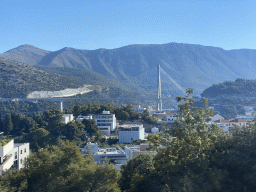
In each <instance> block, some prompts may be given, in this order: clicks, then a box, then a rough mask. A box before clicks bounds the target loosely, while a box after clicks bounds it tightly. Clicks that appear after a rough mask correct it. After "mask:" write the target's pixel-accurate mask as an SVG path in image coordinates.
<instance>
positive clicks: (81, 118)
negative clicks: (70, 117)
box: [76, 115, 92, 123]
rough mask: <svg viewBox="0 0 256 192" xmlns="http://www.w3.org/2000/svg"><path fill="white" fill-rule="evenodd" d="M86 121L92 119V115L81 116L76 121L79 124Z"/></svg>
mask: <svg viewBox="0 0 256 192" xmlns="http://www.w3.org/2000/svg"><path fill="white" fill-rule="evenodd" d="M84 119H92V115H87V116H82V115H79V116H78V117H77V118H76V121H78V122H80V123H81V122H82V121H83V120H84Z"/></svg>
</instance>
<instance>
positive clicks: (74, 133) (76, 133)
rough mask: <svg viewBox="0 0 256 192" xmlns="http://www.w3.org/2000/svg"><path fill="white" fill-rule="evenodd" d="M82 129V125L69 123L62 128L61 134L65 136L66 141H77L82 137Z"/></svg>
mask: <svg viewBox="0 0 256 192" xmlns="http://www.w3.org/2000/svg"><path fill="white" fill-rule="evenodd" d="M84 127H85V125H84V124H82V123H79V122H77V121H75V122H69V123H68V124H66V125H65V126H63V129H62V133H63V135H65V136H66V139H68V140H70V141H72V140H76V141H77V140H78V139H79V138H80V139H81V138H83V137H84Z"/></svg>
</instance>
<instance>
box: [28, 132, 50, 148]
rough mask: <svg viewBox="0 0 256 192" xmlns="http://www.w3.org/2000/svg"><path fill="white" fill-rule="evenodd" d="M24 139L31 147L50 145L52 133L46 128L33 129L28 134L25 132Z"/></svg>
mask: <svg viewBox="0 0 256 192" xmlns="http://www.w3.org/2000/svg"><path fill="white" fill-rule="evenodd" d="M23 137H24V140H25V141H26V142H29V143H30V148H31V149H36V150H37V149H40V148H44V147H46V146H47V145H49V144H50V143H51V142H50V140H51V134H50V132H49V131H47V130H45V129H44V128H38V129H35V130H31V131H30V132H29V133H28V134H24V136H23Z"/></svg>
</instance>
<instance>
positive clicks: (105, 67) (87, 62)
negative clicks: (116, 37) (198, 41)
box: [0, 43, 256, 96]
mask: <svg viewBox="0 0 256 192" xmlns="http://www.w3.org/2000/svg"><path fill="white" fill-rule="evenodd" d="M0 57H2V58H6V59H10V60H14V61H19V62H23V63H26V64H29V65H33V66H41V67H46V68H47V67H62V68H64V69H66V70H70V68H73V69H85V70H90V71H93V72H96V73H98V74H101V75H103V76H105V77H107V78H111V79H112V80H114V81H116V82H119V83H122V85H124V86H127V87H130V88H132V89H133V90H136V91H138V92H139V91H146V92H156V91H157V88H156V86H157V66H158V65H159V64H160V66H161V77H162V91H163V93H164V94H169V95H173V96H177V95H179V94H183V93H184V90H185V89H186V88H188V87H192V88H193V89H194V93H195V94H200V93H201V92H202V91H203V90H204V89H206V88H207V87H209V86H211V85H212V84H215V83H220V82H223V81H226V80H235V79H237V78H244V79H254V78H255V75H256V68H255V60H256V50H250V49H239V50H224V49H222V48H218V47H211V46H202V45H194V44H182V43H168V44H159V45H157V44H155V45H128V46H125V47H121V48H116V49H97V50H80V49H74V48H68V47H66V48H63V49H60V50H57V51H52V52H51V51H46V50H42V49H39V48H37V47H34V46H31V45H22V46H19V47H17V48H14V49H11V50H9V51H7V52H5V53H3V54H0Z"/></svg>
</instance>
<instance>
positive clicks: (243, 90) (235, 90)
mask: <svg viewBox="0 0 256 192" xmlns="http://www.w3.org/2000/svg"><path fill="white" fill-rule="evenodd" d="M255 93H256V80H248V79H242V78H238V79H236V80H235V81H225V82H223V83H218V84H214V85H212V86H211V87H209V88H207V89H205V90H204V91H203V93H202V94H201V96H202V97H207V98H210V97H219V96H224V95H226V96H245V97H255V96H256V94H255Z"/></svg>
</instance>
